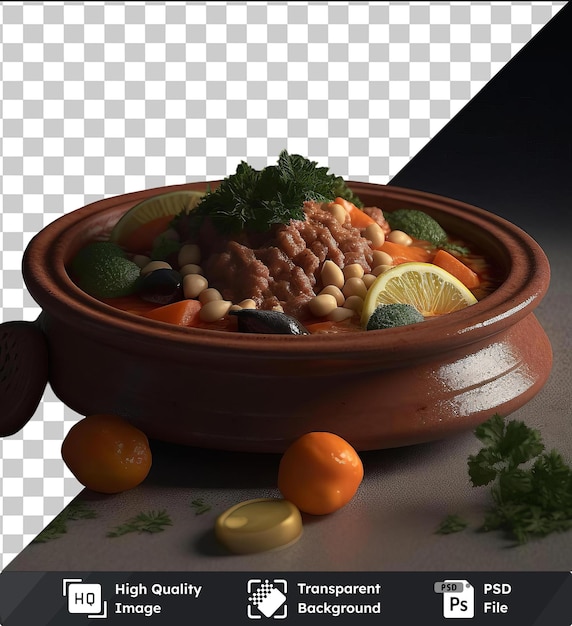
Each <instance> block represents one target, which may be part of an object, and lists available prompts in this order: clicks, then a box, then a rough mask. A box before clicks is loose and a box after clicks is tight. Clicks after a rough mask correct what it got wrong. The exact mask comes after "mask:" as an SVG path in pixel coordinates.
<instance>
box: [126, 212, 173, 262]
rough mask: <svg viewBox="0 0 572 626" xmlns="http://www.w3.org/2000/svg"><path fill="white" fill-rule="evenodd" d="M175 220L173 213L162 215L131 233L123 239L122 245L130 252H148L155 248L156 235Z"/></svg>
mask: <svg viewBox="0 0 572 626" xmlns="http://www.w3.org/2000/svg"><path fill="white" fill-rule="evenodd" d="M172 221H173V216H172V215H162V216H161V217H157V218H155V219H154V220H151V221H150V222H146V223H145V224H143V225H141V226H140V227H139V228H137V229H136V230H134V231H133V232H132V233H129V234H128V235H127V236H126V237H125V238H123V239H122V240H121V245H122V246H123V247H124V248H126V249H127V250H129V251H130V252H139V253H141V254H146V253H148V252H150V251H151V249H152V248H153V241H154V240H155V237H157V236H158V235H160V234H161V233H164V232H165V231H166V230H167V229H168V228H169V224H170V223H171V222H172Z"/></svg>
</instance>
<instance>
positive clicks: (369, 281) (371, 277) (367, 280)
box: [362, 274, 377, 289]
mask: <svg viewBox="0 0 572 626" xmlns="http://www.w3.org/2000/svg"><path fill="white" fill-rule="evenodd" d="M376 278H377V276H376V275H375V274H364V276H363V278H362V280H363V284H364V285H365V286H366V288H367V289H369V288H370V287H371V286H372V285H373V283H374V282H375V279H376Z"/></svg>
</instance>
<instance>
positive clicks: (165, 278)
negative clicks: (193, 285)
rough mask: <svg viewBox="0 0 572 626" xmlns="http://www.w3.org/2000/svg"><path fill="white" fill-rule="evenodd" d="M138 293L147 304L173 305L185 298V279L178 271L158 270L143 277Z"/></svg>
mask: <svg viewBox="0 0 572 626" xmlns="http://www.w3.org/2000/svg"><path fill="white" fill-rule="evenodd" d="M137 292H138V294H139V297H141V298H142V299H143V300H146V301H147V302H154V303H155V304H159V305H165V304H171V303H172V302H177V301H178V300H181V299H182V297H183V279H182V277H181V275H180V274H179V272H177V271H176V270H172V269H168V268H160V269H156V270H153V271H152V272H149V273H148V274H145V275H144V276H142V277H141V280H140V282H139V287H138V289H137Z"/></svg>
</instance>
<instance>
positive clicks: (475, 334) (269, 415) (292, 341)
mask: <svg viewBox="0 0 572 626" xmlns="http://www.w3.org/2000/svg"><path fill="white" fill-rule="evenodd" d="M205 185H206V183H205V184H199V183H190V184H186V185H178V186H170V187H164V188H159V189H151V190H146V191H142V192H137V193H132V194H127V195H123V196H118V197H113V198H108V199H106V200H102V201H100V202H95V203H93V204H90V205H88V206H86V207H83V208H81V209H78V210H77V211H73V212H72V213H69V214H67V215H65V216H63V217H61V218H59V219H57V220H56V221H54V222H53V223H52V224H50V225H49V226H47V227H46V228H44V229H43V230H42V231H41V232H40V233H39V234H38V235H36V236H35V237H34V239H33V240H32V241H31V242H30V244H29V246H28V248H27V249H26V251H25V255H24V259H23V274H24V279H25V282H26V285H27V288H28V290H29V292H30V294H31V295H32V296H33V298H34V299H35V300H36V301H37V303H38V304H39V306H40V307H41V308H42V311H43V312H42V314H41V316H40V318H39V320H37V322H36V323H35V325H34V331H33V333H34V337H35V339H36V340H37V338H38V337H37V335H38V333H37V328H40V329H41V332H42V333H43V336H44V337H45V343H46V346H47V358H48V363H49V382H50V384H51V386H52V388H53V390H54V391H55V393H56V394H57V396H58V397H59V398H60V399H61V400H62V402H64V403H65V404H66V405H68V406H69V407H71V408H72V409H74V410H75V411H77V412H78V413H79V414H81V415H88V414H91V413H96V412H110V413H118V414H120V415H122V416H124V417H126V418H127V419H129V420H130V421H131V422H133V423H134V424H135V425H137V426H138V427H140V428H141V429H142V430H144V431H145V432H146V433H147V434H148V435H149V436H150V437H151V438H156V439H160V440H164V441H169V442H176V443H179V444H187V445H191V446H199V447H205V448H216V449H222V450H241V451H251V452H281V451H283V450H284V449H285V448H286V446H287V445H288V444H289V443H290V442H291V441H292V440H293V439H294V438H296V437H298V436H299V435H301V434H303V433H305V432H308V431H315V430H326V431H331V432H335V433H337V434H339V435H341V436H342V437H344V438H346V439H347V440H348V441H350V442H351V443H352V444H353V445H354V446H355V447H356V448H357V449H358V450H369V449H380V448H389V447H396V446H403V445H409V444H416V443H419V442H425V441H429V440H434V439H438V438H442V437H445V436H448V435H452V434H453V433H457V432H459V431H463V430H466V429H470V428H473V427H475V426H476V425H477V424H479V423H481V422H482V421H484V420H486V419H488V418H489V417H491V416H492V415H493V414H494V413H495V412H499V413H501V414H503V415H508V414H510V413H512V412H514V411H515V410H516V409H518V408H519V407H521V406H522V405H523V404H524V403H526V402H527V401H528V400H530V399H531V398H532V397H533V396H534V395H535V394H536V393H537V392H538V391H539V390H540V389H541V387H542V386H543V384H544V383H545V381H546V379H547V377H548V375H549V372H550V369H551V364H552V352H551V348H550V344H549V341H548V339H547V337H546V335H545V333H544V331H543V329H542V328H541V326H540V325H539V323H538V321H537V319H536V318H535V316H534V314H533V310H534V309H535V307H536V306H537V305H538V303H539V302H540V301H541V299H542V297H543V295H544V294H545V292H546V290H547V288H548V283H549V265H548V261H547V259H546V256H545V255H544V253H543V252H542V250H541V249H540V247H539V246H538V245H537V244H536V242H535V241H534V240H533V239H531V238H530V237H529V236H528V235H527V234H526V233H524V232H523V231H522V230H520V229H519V228H517V227H516V226H515V225H513V224H511V223H509V222H507V221H506V220H504V219H501V218H500V217H497V216H495V215H493V214H490V213H488V212H486V211H484V210H482V209H480V208H477V207H474V206H470V205H467V204H464V203H462V202H459V201H456V200H451V199H447V198H443V197H439V196H436V195H433V194H427V193H422V192H418V191H412V190H407V189H400V188H396V187H391V186H383V185H374V184H368V183H361V182H359V183H358V182H356V183H350V185H351V187H352V188H353V189H354V191H355V192H356V193H357V194H358V195H359V196H360V197H361V198H362V200H363V201H364V203H365V204H366V205H376V206H379V207H381V208H383V209H386V210H392V209H396V208H400V207H409V208H418V209H421V210H423V211H426V212H427V213H429V214H430V215H432V216H434V217H435V218H437V219H438V221H439V222H440V223H441V224H442V225H443V226H444V228H445V229H446V230H448V231H450V232H451V233H454V234H457V235H458V236H460V237H461V238H463V239H466V240H469V241H472V242H474V243H475V244H476V245H477V246H478V247H479V248H480V249H481V250H482V251H483V252H484V253H485V254H486V255H487V256H488V257H489V258H490V259H491V260H492V261H493V263H495V264H496V265H497V266H498V267H499V268H500V271H501V274H502V277H503V282H502V284H501V286H500V287H499V288H498V289H497V290H496V291H494V292H493V293H492V294H490V295H488V296H486V297H485V298H484V299H482V300H481V301H480V302H478V303H477V304H475V305H473V306H471V307H468V308H466V309H464V310H462V311H459V312H457V313H452V314H449V315H446V316H442V317H439V318H434V319H432V320H431V321H430V322H426V323H423V324H416V325H411V326H405V327H400V328H394V329H389V330H382V331H375V332H363V333H349V334H340V335H335V336H324V335H321V336H320V335H317V336H283V335H253V334H241V333H229V332H224V331H212V330H200V329H191V328H181V327H177V326H171V325H167V324H163V323H160V322H155V321H152V320H146V319H143V318H140V317H137V316H135V315H132V314H129V313H126V312H122V311H119V310H116V309H114V308H111V307H110V306H107V305H106V304H103V303H101V302H99V301H97V300H95V299H93V298H92V297H90V296H89V295H87V294H86V293H84V292H82V291H81V290H80V289H79V288H78V287H76V285H75V284H74V283H73V282H72V281H71V280H70V278H69V276H68V274H67V272H66V269H65V267H66V264H67V263H68V262H69V261H70V259H72V258H73V256H74V255H75V254H76V253H77V251H78V250H79V249H80V248H81V247H82V246H83V245H84V244H86V243H87V242H88V241H89V240H91V239H93V238H95V237H99V236H101V235H102V233H105V232H109V231H110V230H111V228H112V226H113V225H114V224H115V222H117V220H118V219H119V218H120V217H121V215H122V214H123V213H125V212H126V211H127V210H128V209H129V208H130V207H131V206H133V205H134V204H135V203H137V202H140V201H141V200H143V199H145V198H147V197H149V196H152V195H155V194H158V193H163V192H167V191H173V190H175V189H180V188H197V189H203V188H204V187H205ZM12 330H14V329H12ZM20 330H21V329H20ZM9 336H11V335H10V333H9ZM32 344H33V345H35V346H36V349H37V348H38V344H37V342H32ZM20 358H21V359H23V358H24V356H21V357H20ZM36 369H37V370H38V373H37V374H35V375H36V376H37V379H38V381H40V377H41V376H42V371H43V370H42V368H41V367H37V368H36ZM43 376H45V373H44V374H43ZM44 384H45V380H43V381H42V383H41V385H40V383H39V382H38V385H40V386H39V387H38V389H41V390H43V385H44ZM26 409H27V411H28V412H29V407H26ZM20 417H21V416H20ZM27 417H29V416H27ZM14 419H16V418H14Z"/></svg>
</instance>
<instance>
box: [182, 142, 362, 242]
mask: <svg viewBox="0 0 572 626" xmlns="http://www.w3.org/2000/svg"><path fill="white" fill-rule="evenodd" d="M337 196H342V197H344V198H346V199H347V200H350V201H351V202H353V203H354V204H356V206H358V207H360V208H361V207H362V206H363V205H362V204H361V202H360V200H359V198H357V196H355V195H354V194H353V192H352V191H351V190H350V189H349V187H347V185H346V184H345V182H344V180H343V179H342V178H341V177H340V176H335V175H334V174H328V168H327V167H318V164H317V163H316V162H314V161H310V160H309V159H306V158H305V157H302V156H300V155H298V154H292V155H291V154H288V152H287V151H286V150H283V151H282V152H281V153H280V156H279V158H278V163H277V164H276V165H269V166H267V167H265V168H263V169H262V170H256V169H254V168H253V167H251V166H250V165H248V163H246V162H245V161H241V163H240V164H239V165H238V167H237V169H236V173H235V174H232V175H231V176H228V177H227V178H225V179H224V180H223V181H222V182H221V184H220V185H219V187H218V188H216V189H215V190H213V191H211V192H208V193H207V194H206V195H205V197H204V198H203V200H202V201H201V203H200V204H199V205H198V207H197V208H196V210H194V211H192V212H191V213H190V214H186V215H184V216H181V220H187V221H188V224H185V225H184V227H185V228H184V230H186V229H187V227H188V228H189V229H190V230H191V231H193V230H196V229H197V228H198V227H199V226H200V224H201V223H202V220H203V219H204V218H205V217H207V216H208V217H209V218H210V219H211V220H212V223H213V224H214V226H215V228H216V229H217V230H218V231H219V232H221V233H236V232H240V231H243V230H249V231H253V232H265V231H267V230H269V229H270V228H271V227H272V225H274V224H288V223H289V222H290V221H291V220H302V219H304V211H303V203H304V202H305V201H307V200H314V201H316V202H331V201H332V200H333V199H334V198H336V197H337ZM178 221H179V220H177V218H175V220H174V222H173V226H174V227H175V228H177V223H178ZM178 225H179V226H181V224H178Z"/></svg>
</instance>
